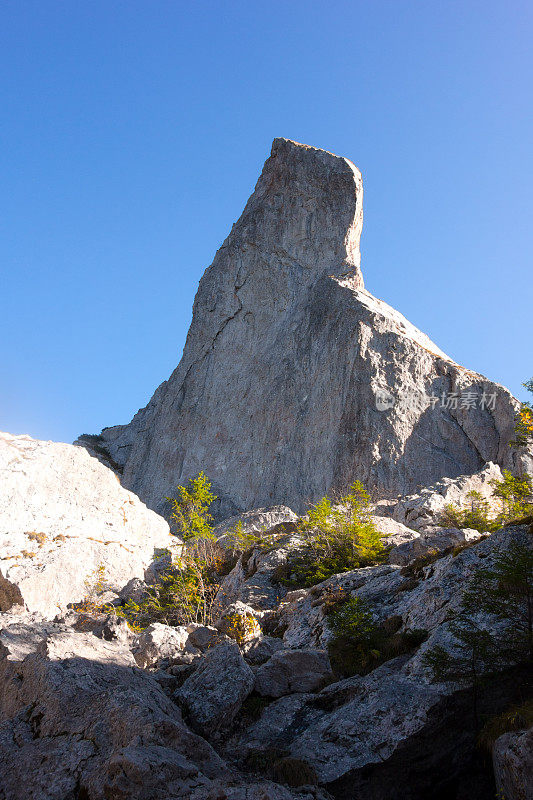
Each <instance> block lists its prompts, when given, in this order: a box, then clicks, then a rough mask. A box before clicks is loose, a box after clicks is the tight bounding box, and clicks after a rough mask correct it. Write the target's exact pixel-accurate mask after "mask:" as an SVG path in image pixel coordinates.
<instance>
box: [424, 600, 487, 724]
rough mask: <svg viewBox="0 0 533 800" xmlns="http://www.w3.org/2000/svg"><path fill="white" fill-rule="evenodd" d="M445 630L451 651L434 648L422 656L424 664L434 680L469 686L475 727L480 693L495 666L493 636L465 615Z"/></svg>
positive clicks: (436, 646)
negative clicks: (452, 638) (448, 637)
mask: <svg viewBox="0 0 533 800" xmlns="http://www.w3.org/2000/svg"><path fill="white" fill-rule="evenodd" d="M448 627H449V630H450V631H451V633H452V634H453V636H454V638H455V642H454V649H453V651H450V650H447V649H446V648H444V647H443V646H442V645H435V647H433V648H431V650H428V651H427V652H426V653H425V654H424V657H423V662H424V664H425V665H426V666H427V667H429V668H430V669H431V670H432V672H433V677H434V679H435V680H437V681H455V682H457V683H460V684H461V683H463V684H466V685H469V686H470V687H471V689H472V710H473V714H474V723H475V725H476V727H477V725H478V722H479V719H478V701H479V690H480V687H481V686H482V684H483V683H484V682H485V681H486V679H487V677H488V675H490V674H491V673H492V672H493V671H494V670H495V669H496V667H497V665H498V662H499V653H498V648H497V645H496V642H495V639H494V637H493V635H492V634H491V633H490V632H489V631H487V630H485V629H483V628H480V627H479V626H478V625H476V623H475V622H474V621H473V620H472V619H471V618H470V617H469V616H468V615H467V614H461V615H460V616H459V617H457V619H455V620H453V621H452V622H450V623H449V626H448Z"/></svg>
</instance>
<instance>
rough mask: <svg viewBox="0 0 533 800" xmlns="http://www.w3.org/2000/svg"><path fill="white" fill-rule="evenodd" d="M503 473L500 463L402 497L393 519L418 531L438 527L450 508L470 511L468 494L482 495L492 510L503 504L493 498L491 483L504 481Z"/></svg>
mask: <svg viewBox="0 0 533 800" xmlns="http://www.w3.org/2000/svg"><path fill="white" fill-rule="evenodd" d="M502 477H503V476H502V471H501V469H500V467H499V466H498V465H497V464H493V463H492V462H491V463H488V464H485V466H484V467H483V468H482V469H481V470H479V472H476V473H474V474H473V475H459V476H458V477H457V478H453V479H452V478H443V479H442V480H441V481H438V482H437V483H435V484H433V485H432V486H429V487H427V488H425V489H422V490H421V491H419V492H418V493H417V494H412V495H409V496H407V497H403V498H402V499H401V500H400V501H399V502H398V503H397V504H396V505H395V506H394V507H393V509H392V516H393V518H394V519H395V520H397V521H398V522H401V523H403V524H405V525H408V526H409V527H411V528H414V529H415V530H418V531H419V530H424V529H425V528H428V527H430V526H439V525H440V517H441V516H442V514H443V512H444V510H445V507H446V506H447V505H453V506H458V507H460V508H467V507H468V506H469V504H470V499H469V498H468V493H469V492H479V494H480V495H481V497H482V498H483V499H484V500H486V501H488V503H489V505H490V506H491V507H492V509H493V511H495V512H497V511H499V510H500V505H499V503H498V501H497V499H496V498H494V497H493V487H492V484H491V481H493V480H501V479H502Z"/></svg>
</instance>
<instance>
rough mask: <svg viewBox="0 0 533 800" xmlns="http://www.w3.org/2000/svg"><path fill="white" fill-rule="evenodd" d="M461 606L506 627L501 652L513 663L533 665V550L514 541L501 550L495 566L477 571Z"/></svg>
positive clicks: (495, 560) (530, 546)
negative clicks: (530, 663) (484, 615)
mask: <svg viewBox="0 0 533 800" xmlns="http://www.w3.org/2000/svg"><path fill="white" fill-rule="evenodd" d="M462 606H463V609H464V611H465V612H466V613H467V614H476V613H479V612H480V611H482V612H485V613H486V614H491V615H492V616H494V617H497V618H498V619H500V620H501V621H502V622H504V623H506V625H505V632H504V634H503V635H502V640H501V644H500V647H501V648H502V650H503V651H504V652H505V654H506V655H507V657H508V658H510V659H511V660H514V661H521V660H522V659H524V658H528V659H529V660H530V661H531V662H533V546H532V545H531V544H529V543H528V542H527V541H526V542H524V543H521V542H518V541H514V540H513V541H511V542H510V543H509V544H508V545H507V546H506V547H505V548H502V549H500V550H498V552H497V553H496V555H495V557H494V560H493V564H492V566H490V567H484V568H482V569H478V570H476V573H475V577H474V579H473V580H472V581H471V583H470V584H469V586H468V588H467V590H466V591H465V593H464V595H463V600H462Z"/></svg>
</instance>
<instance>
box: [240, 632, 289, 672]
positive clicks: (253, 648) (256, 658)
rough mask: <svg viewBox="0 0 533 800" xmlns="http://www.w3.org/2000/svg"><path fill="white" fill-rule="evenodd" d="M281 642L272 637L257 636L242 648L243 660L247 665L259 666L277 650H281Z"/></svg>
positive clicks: (282, 645) (282, 646)
mask: <svg viewBox="0 0 533 800" xmlns="http://www.w3.org/2000/svg"><path fill="white" fill-rule="evenodd" d="M283 649H284V644H283V641H282V640H281V639H279V638H276V637H274V636H258V637H257V638H256V639H252V641H251V642H248V643H247V644H245V645H244V647H243V648H242V651H243V655H244V658H245V659H246V661H247V662H248V663H249V664H253V665H259V664H264V663H265V661H268V659H269V658H271V656H273V655H274V653H277V652H278V650H283Z"/></svg>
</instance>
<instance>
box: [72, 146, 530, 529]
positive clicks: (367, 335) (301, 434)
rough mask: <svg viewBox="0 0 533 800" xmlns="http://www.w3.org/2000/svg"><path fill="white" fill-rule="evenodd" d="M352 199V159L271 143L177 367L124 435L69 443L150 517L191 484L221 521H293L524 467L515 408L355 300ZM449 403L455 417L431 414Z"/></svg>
mask: <svg viewBox="0 0 533 800" xmlns="http://www.w3.org/2000/svg"><path fill="white" fill-rule="evenodd" d="M362 198H363V187H362V179H361V174H360V172H359V170H358V169H357V168H356V167H355V166H354V165H353V164H352V163H351V162H350V161H348V160H347V159H345V158H339V157H337V156H335V155H333V154H331V153H327V152H325V151H323V150H318V149H316V148H313V147H308V146H305V145H300V144H297V143H295V142H291V141H289V140H287V139H275V140H274V142H273V145H272V153H271V156H270V158H269V159H268V160H267V161H266V163H265V165H264V168H263V172H262V174H261V177H260V178H259V181H258V183H257V186H256V188H255V191H254V193H253V194H252V196H251V197H250V199H249V201H248V203H247V205H246V207H245V209H244V211H243V213H242V215H241V217H240V219H239V220H238V221H237V223H236V224H235V225H234V226H233V228H232V230H231V232H230V234H229V236H228V238H227V239H226V240H225V242H224V243H223V245H222V246H221V248H220V249H219V251H218V252H217V254H216V256H215V259H214V261H213V263H212V265H211V266H210V267H209V268H208V269H207V270H206V272H205V274H204V276H203V278H202V280H201V282H200V286H199V289H198V293H197V295H196V299H195V302H194V308H193V319H192V323H191V327H190V330H189V333H188V336H187V341H186V344H185V348H184V352H183V358H182V360H181V362H180V364H179V366H178V367H177V369H176V370H175V372H174V373H173V374H172V376H171V377H170V378H169V380H168V381H166V382H165V383H163V384H161V386H160V387H159V388H158V389H157V391H156V392H155V394H154V396H153V397H152V399H151V401H150V402H149V404H148V405H147V406H146V408H144V409H142V410H141V411H139V412H138V413H137V414H136V415H135V417H134V419H133V420H132V421H131V423H129V424H128V425H118V426H115V427H113V428H106V429H104V430H103V431H102V433H101V435H100V436H99V437H93V438H92V439H91V441H87V439H85V440H84V441H83V442H80V443H82V444H83V443H84V444H86V445H87V446H88V447H90V448H92V449H93V452H94V451H95V450H99V455H100V457H104V458H105V457H107V458H108V462H109V460H111V461H112V462H114V463H116V464H117V467H118V469H119V470H122V471H123V478H122V480H123V483H124V486H126V487H127V488H129V489H132V490H133V491H135V492H137V494H138V495H139V496H140V497H141V498H142V499H143V500H144V501H145V502H146V503H147V504H148V505H149V506H150V507H151V508H154V509H156V510H157V511H159V512H161V513H163V512H165V511H166V507H165V501H164V498H165V497H166V496H168V495H169V494H170V493H171V492H172V491H173V490H174V489H175V487H176V485H177V484H183V483H185V482H186V481H187V480H188V479H189V478H190V477H192V476H194V475H196V474H197V473H198V472H200V470H204V471H205V473H206V474H207V475H208V476H209V477H210V479H211V480H212V481H213V485H214V488H215V491H216V493H217V495H218V496H219V498H220V501H219V506H218V511H217V514H218V517H219V518H220V519H223V518H226V517H228V516H231V515H235V514H239V513H240V512H242V511H243V510H246V509H250V508H257V507H269V506H272V505H275V504H280V503H284V504H288V505H289V506H290V507H291V508H293V509H294V510H295V511H297V512H298V513H300V512H301V511H302V510H303V508H304V506H305V504H306V503H307V502H308V501H314V500H316V499H317V498H319V497H320V496H322V495H324V494H325V493H326V492H328V491H329V490H330V489H331V488H332V487H333V488H341V489H342V488H344V487H345V486H347V485H349V484H350V483H351V482H352V481H353V480H354V479H360V480H362V481H363V483H364V484H365V485H367V486H368V487H378V488H379V489H380V490H381V492H382V494H385V495H387V496H389V497H392V496H398V495H399V494H402V495H405V494H407V493H409V492H413V491H415V490H416V489H417V488H418V486H420V485H421V486H427V485H429V484H431V483H434V482H435V481H437V480H439V479H441V478H442V477H443V476H449V477H456V476H457V475H464V474H472V473H475V472H477V471H479V470H480V469H481V468H482V467H483V465H484V463H485V462H487V461H493V462H495V463H497V464H499V465H500V466H502V467H515V468H517V469H519V468H520V463H519V462H520V458H521V456H520V457H519V456H518V455H517V454H516V453H513V451H512V450H511V448H510V447H509V441H510V440H511V439H512V437H513V435H514V415H515V411H516V409H517V408H518V402H517V401H516V400H515V399H514V398H513V397H512V396H511V395H510V393H509V392H508V391H507V390H506V389H504V388H503V387H502V386H500V385H498V384H495V383H491V382H490V381H488V380H487V379H486V378H484V377H483V376H481V375H478V374H476V373H473V372H471V371H470V370H466V369H464V368H463V367H461V366H459V365H457V364H456V363H454V362H453V361H452V360H451V359H450V358H448V357H447V356H446V355H445V354H444V353H443V352H442V351H441V350H439V348H438V347H437V346H436V345H435V344H433V343H432V342H431V341H430V339H428V337H427V336H425V335H424V334H423V333H421V332H420V331H419V330H417V329H416V328H415V327H414V326H413V325H411V324H410V323H409V322H408V321H407V320H406V319H405V318H404V317H403V316H402V315H401V314H399V313H398V312H397V311H395V310H394V309H392V308H391V307H390V306H388V305H387V304H386V303H384V302H382V301H381V300H378V299H376V298H374V297H372V295H370V294H369V293H368V292H366V291H365V290H364V288H363V279H362V275H361V271H360V252H359V238H360V234H361V229H362V224H363V205H362ZM443 395H444V397H445V398H447V397H448V396H449V395H454V396H456V398H457V402H445V403H441V402H437V403H433V402H432V401H431V399H430V398H432V397H435V398H441V397H442V396H443ZM461 395H463V396H465V397H466V396H467V395H468V400H469V402H468V403H463V402H461ZM162 464H164V465H165V468H164V469H162V468H161V465H162Z"/></svg>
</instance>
